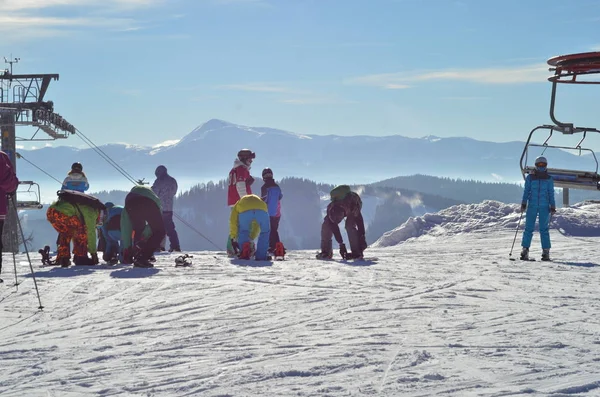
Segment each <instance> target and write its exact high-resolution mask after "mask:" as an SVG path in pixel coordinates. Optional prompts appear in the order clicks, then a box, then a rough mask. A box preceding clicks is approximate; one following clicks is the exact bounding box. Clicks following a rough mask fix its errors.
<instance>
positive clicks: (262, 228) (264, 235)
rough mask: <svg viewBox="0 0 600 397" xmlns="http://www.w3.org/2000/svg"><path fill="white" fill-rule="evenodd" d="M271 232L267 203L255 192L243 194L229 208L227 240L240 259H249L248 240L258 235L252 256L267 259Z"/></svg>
mask: <svg viewBox="0 0 600 397" xmlns="http://www.w3.org/2000/svg"><path fill="white" fill-rule="evenodd" d="M270 232H271V226H270V220H269V213H268V212H267V203H265V202H264V201H263V200H262V199H261V198H260V197H258V196H257V195H255V194H247V195H245V196H243V197H242V198H241V199H239V200H238V202H237V203H236V204H235V205H234V206H233V208H232V209H231V215H230V216H229V240H230V241H231V246H232V248H233V250H234V252H238V251H239V250H240V247H242V249H241V253H240V254H239V257H240V259H250V256H251V253H250V242H251V241H252V240H254V239H255V238H256V237H257V236H258V244H257V246H256V253H255V255H254V258H255V259H256V260H259V261H263V260H267V259H268V258H267V249H268V248H269V234H270Z"/></svg>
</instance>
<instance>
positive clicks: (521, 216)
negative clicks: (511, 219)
mask: <svg viewBox="0 0 600 397" xmlns="http://www.w3.org/2000/svg"><path fill="white" fill-rule="evenodd" d="M523 212H524V211H521V215H520V216H519V222H517V230H515V238H514V239H513V242H512V247H510V254H508V258H509V259H510V260H511V261H514V260H515V259H514V258H513V257H512V253H513V249H514V248H515V242H516V241H517V234H518V233H519V226H521V219H523Z"/></svg>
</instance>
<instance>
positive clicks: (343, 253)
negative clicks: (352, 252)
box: [340, 243, 348, 259]
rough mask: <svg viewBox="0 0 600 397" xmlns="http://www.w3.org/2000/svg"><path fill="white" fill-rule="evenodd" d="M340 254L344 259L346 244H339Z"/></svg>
mask: <svg viewBox="0 0 600 397" xmlns="http://www.w3.org/2000/svg"><path fill="white" fill-rule="evenodd" d="M340 255H341V257H342V258H344V259H346V257H347V256H348V250H347V249H346V244H344V243H342V244H340Z"/></svg>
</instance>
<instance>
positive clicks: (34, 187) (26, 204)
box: [16, 181, 44, 210]
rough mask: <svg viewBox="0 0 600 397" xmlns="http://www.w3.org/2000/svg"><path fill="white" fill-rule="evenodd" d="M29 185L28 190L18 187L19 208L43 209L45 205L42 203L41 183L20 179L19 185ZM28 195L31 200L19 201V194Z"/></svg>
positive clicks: (17, 202)
mask: <svg viewBox="0 0 600 397" xmlns="http://www.w3.org/2000/svg"><path fill="white" fill-rule="evenodd" d="M21 185H24V186H27V189H26V190H19V188H17V201H16V205H17V209H20V210H26V209H38V210H39V209H42V208H44V205H43V204H42V203H41V201H40V200H41V194H40V185H39V184H37V183H35V182H33V181H19V186H21ZM23 195H25V196H27V197H28V198H29V200H23V201H19V199H18V198H19V196H23Z"/></svg>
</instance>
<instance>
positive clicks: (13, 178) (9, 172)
mask: <svg viewBox="0 0 600 397" xmlns="http://www.w3.org/2000/svg"><path fill="white" fill-rule="evenodd" d="M18 186H19V180H18V179H17V175H16V174H15V169H14V167H13V165H12V162H11V161H10V158H9V157H8V155H7V154H6V153H4V152H2V151H0V274H2V250H3V247H2V238H1V236H2V231H3V230H4V221H5V220H6V214H7V213H8V197H7V195H11V196H12V194H14V192H15V191H16V190H17V187H18ZM0 280H1V279H0Z"/></svg>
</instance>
